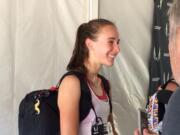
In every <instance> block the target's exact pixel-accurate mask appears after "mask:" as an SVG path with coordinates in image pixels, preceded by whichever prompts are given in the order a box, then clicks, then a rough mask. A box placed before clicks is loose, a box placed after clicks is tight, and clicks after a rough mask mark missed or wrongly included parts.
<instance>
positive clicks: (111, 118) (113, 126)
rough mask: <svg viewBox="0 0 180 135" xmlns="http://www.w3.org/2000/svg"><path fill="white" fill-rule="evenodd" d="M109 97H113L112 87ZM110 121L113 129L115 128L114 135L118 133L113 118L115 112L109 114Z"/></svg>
mask: <svg viewBox="0 0 180 135" xmlns="http://www.w3.org/2000/svg"><path fill="white" fill-rule="evenodd" d="M109 99H110V100H111V99H112V93H111V89H110V91H109ZM111 102H112V100H111ZM108 121H109V122H110V123H111V126H112V130H113V135H118V134H117V132H116V130H115V125H114V119H113V114H112V112H110V114H109V118H108Z"/></svg>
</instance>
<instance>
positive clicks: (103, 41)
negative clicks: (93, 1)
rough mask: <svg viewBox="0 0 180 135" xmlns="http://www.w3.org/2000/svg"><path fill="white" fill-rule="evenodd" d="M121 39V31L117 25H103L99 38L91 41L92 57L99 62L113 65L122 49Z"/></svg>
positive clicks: (90, 50) (90, 52) (90, 51)
mask: <svg viewBox="0 0 180 135" xmlns="http://www.w3.org/2000/svg"><path fill="white" fill-rule="evenodd" d="M119 41H120V40H119V33H118V31H117V28H116V27H114V26H112V25H106V26H104V27H102V28H101V29H100V31H99V32H98V34H97V39H96V40H95V41H92V42H91V47H90V49H89V54H90V58H92V59H93V60H94V61H95V62H96V63H98V64H103V65H106V66H112V65H113V63H114V59H115V57H116V55H117V54H118V53H119V51H120V47H119Z"/></svg>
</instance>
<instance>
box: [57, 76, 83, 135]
mask: <svg viewBox="0 0 180 135" xmlns="http://www.w3.org/2000/svg"><path fill="white" fill-rule="evenodd" d="M80 94H81V93H80V81H79V79H78V78H77V77H75V76H73V75H69V76H66V77H65V78H64V79H63V81H62V82H61V85H60V87H59V93H58V107H59V110H60V130H61V135H78V131H79V101H80Z"/></svg>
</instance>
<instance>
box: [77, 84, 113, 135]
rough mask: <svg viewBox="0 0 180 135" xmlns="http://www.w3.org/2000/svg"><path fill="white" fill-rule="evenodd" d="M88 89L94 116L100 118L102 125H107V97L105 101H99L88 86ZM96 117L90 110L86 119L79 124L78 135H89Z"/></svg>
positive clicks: (108, 109)
mask: <svg viewBox="0 0 180 135" xmlns="http://www.w3.org/2000/svg"><path fill="white" fill-rule="evenodd" d="M88 86H89V85H88ZM89 89H90V91H91V97H92V103H93V106H94V109H95V111H96V115H97V116H98V117H101V118H102V121H103V123H107V122H108V116H109V112H110V107H109V98H108V96H107V99H106V101H105V100H101V99H99V98H98V97H97V96H96V95H95V93H94V92H93V90H92V89H91V87H90V86H89ZM96 115H95V112H94V110H93V109H91V110H90V112H89V114H88V115H87V116H86V118H85V119H84V120H83V121H81V122H80V125H79V135H91V127H92V125H94V124H95V120H96Z"/></svg>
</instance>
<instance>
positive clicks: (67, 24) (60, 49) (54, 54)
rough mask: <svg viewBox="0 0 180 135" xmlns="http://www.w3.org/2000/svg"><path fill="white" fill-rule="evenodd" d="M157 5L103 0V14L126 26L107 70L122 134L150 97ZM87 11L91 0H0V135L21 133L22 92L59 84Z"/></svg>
mask: <svg viewBox="0 0 180 135" xmlns="http://www.w3.org/2000/svg"><path fill="white" fill-rule="evenodd" d="M110 2H111V3H110ZM112 2H113V3H112ZM152 10H153V2H152V1H144V0H114V1H109V0H100V1H99V16H100V17H104V18H107V19H111V20H113V21H114V22H115V23H116V24H117V26H118V28H119V31H120V38H121V53H120V55H119V56H118V58H117V60H116V63H115V65H114V66H113V67H112V68H109V69H107V68H104V70H103V71H102V73H103V74H105V75H106V76H107V78H109V79H110V81H111V83H112V91H113V106H114V114H115V121H116V123H117V129H118V130H119V133H120V134H121V135H130V134H132V132H133V129H134V128H135V127H137V113H136V109H137V108H138V107H144V105H145V101H146V94H147V88H148V81H149V80H148V78H149V76H148V58H149V51H150V39H151V23H152ZM87 16H88V1H87V0H86V1H85V0H78V1H72V0H71V1H70V0H53V1H52V0H38V1H37V0H14V1H11V0H1V1H0V30H1V31H0V74H1V77H0V86H1V98H0V112H1V113H0V135H18V132H17V123H18V121H17V116H18V106H19V103H20V101H21V100H22V98H23V97H24V96H25V94H26V93H27V92H30V91H32V90H35V89H41V88H48V87H50V86H52V85H55V84H56V82H57V81H58V79H59V78H60V76H61V75H62V74H63V73H64V72H65V67H66V65H67V63H68V61H69V58H70V56H71V53H72V49H73V45H74V40H75V32H76V29H77V27H78V25H79V24H81V23H82V22H84V21H86V20H87Z"/></svg>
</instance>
